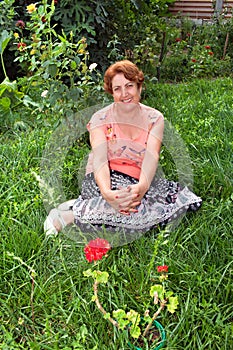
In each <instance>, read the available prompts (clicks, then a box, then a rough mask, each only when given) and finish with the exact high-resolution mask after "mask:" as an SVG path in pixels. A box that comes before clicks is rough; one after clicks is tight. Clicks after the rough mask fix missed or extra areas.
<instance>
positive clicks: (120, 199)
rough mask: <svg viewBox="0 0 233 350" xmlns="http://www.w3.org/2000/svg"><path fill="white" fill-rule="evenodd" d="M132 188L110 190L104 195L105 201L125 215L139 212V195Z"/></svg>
mask: <svg viewBox="0 0 233 350" xmlns="http://www.w3.org/2000/svg"><path fill="white" fill-rule="evenodd" d="M131 187H132V186H127V187H121V188H119V189H118V190H108V191H105V193H104V194H103V197H104V199H105V200H106V201H107V202H108V203H109V204H110V205H111V206H112V207H113V208H114V209H115V210H117V211H118V212H120V213H121V214H124V215H129V214H130V213H134V212H137V210H136V209H135V208H136V207H137V206H138V205H139V204H140V200H139V199H138V198H139V194H138V192H137V191H136V189H134V190H133V191H132V188H131Z"/></svg>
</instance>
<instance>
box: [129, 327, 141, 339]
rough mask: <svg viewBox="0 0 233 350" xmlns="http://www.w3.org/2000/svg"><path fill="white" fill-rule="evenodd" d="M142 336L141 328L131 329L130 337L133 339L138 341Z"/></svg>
mask: <svg viewBox="0 0 233 350" xmlns="http://www.w3.org/2000/svg"><path fill="white" fill-rule="evenodd" d="M140 334H141V329H140V327H139V326H134V327H130V335H131V337H133V338H135V339H138V338H139V336H140Z"/></svg>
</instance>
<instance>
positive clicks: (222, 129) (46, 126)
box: [0, 78, 233, 350]
mask: <svg viewBox="0 0 233 350" xmlns="http://www.w3.org/2000/svg"><path fill="white" fill-rule="evenodd" d="M232 96H233V83H232V80H230V79H227V78H225V79H218V80H216V81H205V80H199V81H195V82H190V83H189V84H179V85H168V84H167V85H156V84H155V85H150V86H148V88H147V91H146V100H145V102H146V103H148V104H150V105H151V106H154V107H156V108H158V109H159V110H161V111H162V112H163V113H164V115H165V116H166V118H167V119H168V120H170V121H171V122H172V124H173V126H175V128H176V129H177V130H178V132H179V134H180V135H181V137H182V139H183V140H184V142H185V144H186V145H187V148H188V152H189V155H190V158H191V160H192V167H193V174H194V185H193V189H194V191H195V192H196V193H197V194H198V195H200V196H201V197H202V198H203V205H202V208H201V209H200V210H199V211H198V212H197V213H195V214H190V213H188V214H187V215H186V216H185V217H184V218H183V220H182V222H181V223H180V225H179V226H178V227H177V228H176V229H174V230H173V231H172V232H170V233H169V234H168V236H167V237H166V239H167V242H165V243H166V244H162V245H161V246H160V249H159V252H158V255H157V257H156V259H155V263H156V265H157V264H159V265H161V264H167V265H169V271H170V278H169V281H170V282H169V285H170V288H171V289H172V290H173V291H174V292H175V293H176V294H178V296H179V308H178V310H177V311H176V313H174V314H173V315H171V314H167V313H166V312H165V313H163V314H162V315H161V316H160V317H159V321H160V322H161V323H162V324H163V325H164V327H165V329H166V333H167V344H166V349H169V350H184V349H185V350H186V349H187V350H189V349H190V350H193V349H195V350H201V349H211V350H229V349H233V336H232V334H233V309H232V290H233V282H232V281H233V258H232V256H233V237H232V226H233V220H232V206H233V205H232V199H233V195H232V193H233V189H232V170H233V169H232V149H233V147H232V146H233V144H232V140H233V119H232V117H233V116H232V110H233V99H232ZM56 125H57V124H56V120H55V119H52V118H51V119H50V120H44V121H43V120H41V119H40V120H39V121H35V123H34V126H33V127H29V128H28V129H27V130H23V131H20V130H18V131H17V130H14V131H12V130H9V131H8V132H7V133H4V134H2V135H1V146H0V147H1V179H0V187H1V192H0V193H1V207H0V210H1V222H0V231H1V238H0V239H1V244H0V250H1V256H2V259H1V261H0V320H1V324H0V348H1V349H3V350H11V349H12V350H13V349H33V350H34V349H35V350H36V349H40V350H42V349H67V350H68V349H81V350H84V349H85V350H94V349H96V350H108V349H111V350H126V349H128V346H127V334H126V333H120V332H118V331H117V330H116V329H114V328H113V327H112V325H111V324H109V323H108V322H107V321H106V320H104V319H103V318H102V316H101V314H100V313H99V311H98V310H97V308H96V307H95V304H94V303H93V302H91V297H92V294H93V292H92V283H91V281H90V280H88V279H86V278H85V277H84V276H83V271H84V270H87V269H88V268H90V264H89V263H88V262H87V261H86V260H85V258H84V255H83V246H82V245H81V244H78V243H77V242H75V241H72V240H70V239H69V238H68V237H67V236H66V235H65V234H61V235H60V236H59V237H52V238H50V239H48V240H46V239H45V237H44V233H43V221H44V219H45V216H46V211H45V208H44V206H43V198H42V195H41V194H40V190H39V186H38V183H37V181H36V179H35V177H34V176H33V175H32V172H33V171H34V172H36V173H39V171H40V159H41V156H42V155H43V150H44V148H45V144H46V142H47V140H48V136H49V134H50V133H51V131H52V130H53V129H55V128H56ZM84 148H85V147H84V146H81V147H79V149H78V150H75V149H74V150H72V151H71V152H70V153H69V154H68V156H67V159H66V161H65V164H64V174H63V176H64V179H63V181H64V182H65V180H66V178H67V183H66V184H65V185H64V187H65V188H66V191H67V195H70V196H72V195H75V190H76V186H74V185H73V182H74V181H75V171H77V168H78V166H77V162H78V161H79V159H81V158H82V156H83V155H82V154H83V153H85V152H84V151H83V150H84ZM165 151H166V150H165ZM165 153H166V152H165ZM168 156H169V155H168ZM162 163H163V166H164V172H165V173H166V174H167V175H168V176H171V177H172V176H173V171H174V169H173V167H172V166H171V165H170V164H169V162H168V161H167V160H166V158H164V159H163V160H162ZM174 174H175V172H174ZM155 241H156V233H155V232H151V233H147V234H146V235H145V236H143V237H141V238H140V239H138V240H137V241H134V242H133V243H131V244H128V245H125V246H123V247H116V248H114V249H112V250H111V251H110V253H109V256H108V258H107V259H104V260H103V261H101V262H100V268H101V269H103V270H106V271H108V272H109V273H110V279H109V284H108V285H107V288H106V286H103V287H102V286H101V287H100V299H101V301H102V302H103V304H104V306H105V308H106V309H107V310H113V309H116V308H120V307H121V308H122V307H124V306H126V305H127V307H128V308H133V309H137V310H138V311H139V312H142V311H143V310H144V309H145V308H147V307H148V303H149V296H148V285H147V283H146V282H147V280H148V265H149V263H150V261H151V259H152V258H153V249H154V243H155ZM155 276H156V272H155V269H154V270H152V271H151V274H150V276H149V279H151V280H152V281H153V280H154V279H155ZM150 308H152V305H151V306H150Z"/></svg>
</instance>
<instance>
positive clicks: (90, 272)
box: [83, 269, 93, 277]
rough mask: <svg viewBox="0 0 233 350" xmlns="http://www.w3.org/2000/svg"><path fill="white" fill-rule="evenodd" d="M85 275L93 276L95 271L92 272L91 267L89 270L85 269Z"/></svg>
mask: <svg viewBox="0 0 233 350" xmlns="http://www.w3.org/2000/svg"><path fill="white" fill-rule="evenodd" d="M83 275H84V276H85V277H93V272H92V270H91V269H88V270H86V271H83Z"/></svg>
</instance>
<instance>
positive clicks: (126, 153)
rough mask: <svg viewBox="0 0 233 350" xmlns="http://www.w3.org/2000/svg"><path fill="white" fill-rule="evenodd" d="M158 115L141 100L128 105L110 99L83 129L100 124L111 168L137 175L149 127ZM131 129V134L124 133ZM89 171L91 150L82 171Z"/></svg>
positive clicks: (128, 132)
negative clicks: (111, 101)
mask: <svg viewBox="0 0 233 350" xmlns="http://www.w3.org/2000/svg"><path fill="white" fill-rule="evenodd" d="M127 113H128V115H127ZM126 115H127V118H125V116H126ZM160 118H163V115H162V114H161V113H160V112H159V111H158V110H156V109H154V108H151V107H148V106H145V105H143V104H141V103H139V104H129V105H124V104H123V103H113V104H111V105H109V106H107V107H105V108H103V109H102V110H100V111H98V112H97V113H95V114H94V115H93V116H92V118H91V120H90V122H89V123H88V124H87V129H88V131H90V130H93V129H94V128H101V129H102V130H103V131H104V133H105V136H106V142H107V159H108V162H109V168H110V169H111V170H117V171H120V172H122V173H124V174H127V175H130V176H132V177H134V178H136V179H139V177H140V172H141V166H142V162H143V158H144V154H145V151H146V145H147V139H148V136H149V133H150V130H151V129H152V127H156V123H157V122H158V120H159V119H160ZM125 120H127V121H125ZM129 120H130V122H129ZM139 121H140V125H139V124H138V123H139ZM132 129H134V132H133V134H134V135H136V136H135V137H133V138H132V137H129V136H128V135H130V130H132ZM91 172H93V153H92V152H91V153H90V155H89V158H88V162H87V167H86V174H89V173H91Z"/></svg>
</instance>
